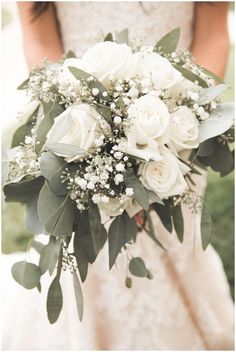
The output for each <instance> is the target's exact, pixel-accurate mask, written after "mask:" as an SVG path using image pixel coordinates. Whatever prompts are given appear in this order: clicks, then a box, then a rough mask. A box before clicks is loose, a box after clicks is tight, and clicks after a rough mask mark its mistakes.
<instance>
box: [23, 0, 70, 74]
mask: <svg viewBox="0 0 236 352" xmlns="http://www.w3.org/2000/svg"><path fill="white" fill-rule="evenodd" d="M17 4H18V10H19V15H20V21H21V28H22V34H23V44H24V52H25V57H26V61H27V65H28V68H29V70H30V69H32V68H33V67H34V66H35V65H38V64H40V63H41V61H42V60H43V59H44V58H48V60H49V61H57V60H59V59H60V58H61V56H62V54H63V45H62V41H61V37H60V31H59V26H58V23H57V18H56V13H55V9H54V7H53V6H52V5H50V6H49V8H48V9H47V10H46V11H45V12H44V13H43V14H42V15H41V16H39V17H37V18H36V19H35V20H34V21H32V19H33V17H34V15H33V13H32V7H33V4H34V3H33V2H18V3H17Z"/></svg>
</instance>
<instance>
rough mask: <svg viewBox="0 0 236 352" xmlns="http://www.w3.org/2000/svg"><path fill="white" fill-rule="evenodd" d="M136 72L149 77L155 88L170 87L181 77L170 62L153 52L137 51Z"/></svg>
mask: <svg viewBox="0 0 236 352" xmlns="http://www.w3.org/2000/svg"><path fill="white" fill-rule="evenodd" d="M136 55H137V56H138V72H139V74H140V75H141V76H142V77H144V78H151V80H152V82H153V83H154V84H155V86H156V88H159V89H167V88H170V87H172V86H173V85H174V84H175V83H176V82H177V81H178V80H179V79H180V77H181V73H180V72H179V71H177V70H176V69H175V68H174V67H173V66H172V65H171V63H170V62H169V61H168V60H167V59H165V58H164V57H162V56H161V55H159V54H157V53H155V52H139V53H138V54H136Z"/></svg>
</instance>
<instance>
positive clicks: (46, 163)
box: [40, 152, 68, 196]
mask: <svg viewBox="0 0 236 352" xmlns="http://www.w3.org/2000/svg"><path fill="white" fill-rule="evenodd" d="M65 166H66V162H65V161H64V160H63V159H62V158H60V157H58V156H56V155H55V154H53V153H51V152H46V153H44V154H43V155H42V156H41V157H40V170H41V173H42V175H43V176H44V177H45V178H46V179H47V180H48V184H49V188H50V190H51V191H52V192H53V193H54V194H55V195H57V196H63V195H65V194H66V193H67V192H68V191H67V187H66V184H65V183H62V180H61V176H62V173H63V171H64V170H65Z"/></svg>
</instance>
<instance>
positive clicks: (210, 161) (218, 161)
mask: <svg viewBox="0 0 236 352" xmlns="http://www.w3.org/2000/svg"><path fill="white" fill-rule="evenodd" d="M197 160H199V161H200V162H201V163H203V164H204V165H206V166H210V167H211V168H212V170H214V171H217V172H220V175H221V176H226V175H227V174H228V173H230V172H231V171H233V169H234V153H233V152H231V151H230V148H229V146H228V144H225V143H221V142H217V145H216V148H215V150H214V152H213V153H212V154H211V155H209V156H206V157H200V156H198V158H197Z"/></svg>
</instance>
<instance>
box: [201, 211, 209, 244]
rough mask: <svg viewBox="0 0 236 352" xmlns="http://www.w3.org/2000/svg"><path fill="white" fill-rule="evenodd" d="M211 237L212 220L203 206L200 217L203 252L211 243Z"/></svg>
mask: <svg viewBox="0 0 236 352" xmlns="http://www.w3.org/2000/svg"><path fill="white" fill-rule="evenodd" d="M211 236H212V220H211V216H210V214H209V212H208V211H207V208H206V206H205V205H204V206H203V209H202V216H201V238H202V248H203V250H205V249H206V248H207V246H208V244H209V243H210V241H211Z"/></svg>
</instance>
